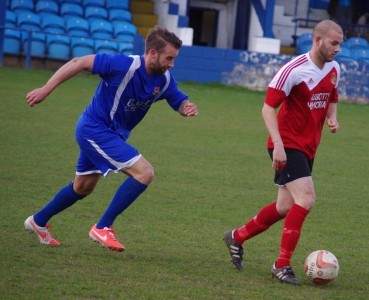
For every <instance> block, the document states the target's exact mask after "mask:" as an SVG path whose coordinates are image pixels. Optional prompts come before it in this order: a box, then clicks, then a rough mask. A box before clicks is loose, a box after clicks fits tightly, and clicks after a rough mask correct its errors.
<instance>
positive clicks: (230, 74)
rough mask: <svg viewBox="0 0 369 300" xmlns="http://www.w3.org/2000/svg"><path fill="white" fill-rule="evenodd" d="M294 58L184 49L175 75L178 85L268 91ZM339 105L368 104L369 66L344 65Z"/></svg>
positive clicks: (231, 51)
mask: <svg viewBox="0 0 369 300" xmlns="http://www.w3.org/2000/svg"><path fill="white" fill-rule="evenodd" d="M291 58H292V56H290V55H276V54H269V53H257V52H251V51H243V50H230V49H220V48H210V47H201V46H192V47H187V46H183V47H182V48H181V50H180V53H179V56H178V57H177V58H176V60H175V66H174V68H173V69H172V74H173V75H174V77H175V78H176V80H177V81H179V82H183V81H194V82H202V83H210V82H216V83H223V84H227V85H236V86H242V87H245V88H249V89H252V90H259V91H265V90H266V89H267V86H268V84H269V82H270V80H271V79H272V77H273V76H274V74H275V73H276V72H277V70H278V69H279V68H280V67H281V66H282V65H283V64H285V63H286V62H288V61H289V60H290V59H291ZM340 65H341V80H340V84H339V99H340V101H348V102H356V103H365V104H369V86H368V82H369V64H365V63H358V62H357V61H351V62H342V63H340Z"/></svg>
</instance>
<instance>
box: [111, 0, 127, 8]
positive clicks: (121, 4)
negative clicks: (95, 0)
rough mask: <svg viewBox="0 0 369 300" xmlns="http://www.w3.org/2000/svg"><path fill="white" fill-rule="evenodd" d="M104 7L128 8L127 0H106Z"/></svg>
mask: <svg viewBox="0 0 369 300" xmlns="http://www.w3.org/2000/svg"><path fill="white" fill-rule="evenodd" d="M106 8H107V9H108V10H110V9H112V8H119V9H125V10H129V8H130V7H129V0H106Z"/></svg>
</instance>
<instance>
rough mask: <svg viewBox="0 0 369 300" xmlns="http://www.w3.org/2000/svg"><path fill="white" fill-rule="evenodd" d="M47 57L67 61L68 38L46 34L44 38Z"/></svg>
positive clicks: (68, 54) (68, 55) (68, 53)
mask: <svg viewBox="0 0 369 300" xmlns="http://www.w3.org/2000/svg"><path fill="white" fill-rule="evenodd" d="M46 46H47V57H48V58H51V59H58V60H69V58H70V37H69V36H65V35H56V34H48V35H47V37H46Z"/></svg>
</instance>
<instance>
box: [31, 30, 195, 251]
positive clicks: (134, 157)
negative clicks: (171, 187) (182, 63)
mask: <svg viewBox="0 0 369 300" xmlns="http://www.w3.org/2000/svg"><path fill="white" fill-rule="evenodd" d="M181 46H182V41H181V40H180V39H179V38H178V37H177V36H176V35H175V34H174V33H172V32H170V31H168V30H167V29H166V28H162V27H159V26H155V27H154V28H152V29H151V30H150V32H149V34H148V35H147V38H146V41H145V53H144V55H143V56H125V55H123V54H115V55H108V54H96V55H87V56H83V57H78V58H74V59H72V60H71V61H69V62H67V63H66V64H65V65H63V66H62V67H61V68H60V69H59V70H58V71H56V72H55V74H54V75H53V76H52V77H51V78H50V79H49V80H48V82H47V83H46V84H45V85H44V86H42V87H41V88H37V89H35V90H33V91H31V92H29V93H28V94H27V96H26V99H27V103H28V105H29V106H31V107H33V106H35V105H36V104H38V103H40V102H42V101H43V100H44V99H45V98H46V97H47V96H48V95H49V94H50V93H51V92H52V91H53V90H54V89H55V88H56V87H57V86H59V85H60V84H61V83H63V82H65V81H66V80H68V79H70V78H72V77H73V76H75V75H76V74H78V73H80V72H82V71H90V72H92V73H93V74H98V75H100V77H101V82H100V84H99V86H98V87H97V89H96V92H95V94H94V96H93V98H92V101H91V103H90V104H89V105H88V106H87V107H86V109H85V110H84V112H83V113H82V115H81V116H80V118H79V120H78V123H77V127H76V132H75V136H76V140H77V142H78V145H79V148H80V155H79V158H78V162H77V166H76V175H75V178H74V180H72V181H71V182H70V183H69V184H67V185H66V186H64V187H63V188H62V189H61V190H60V191H58V192H57V193H56V194H55V196H54V198H52V199H51V200H50V202H48V203H47V204H46V205H45V206H44V207H43V208H42V209H41V210H40V211H38V212H37V213H36V214H34V215H32V216H30V217H28V218H27V219H26V220H25V222H24V225H25V229H26V230H29V231H31V232H34V233H35V234H36V235H37V236H38V238H39V240H40V242H41V243H42V244H46V245H50V246H59V245H60V243H59V242H58V241H57V240H56V239H54V238H53V237H52V235H51V234H50V231H49V225H48V224H47V223H48V221H49V220H50V218H51V217H53V216H54V215H56V214H58V213H60V212H61V211H63V210H64V209H66V208H68V207H70V206H72V205H73V204H74V203H76V202H77V201H78V200H80V199H83V198H84V197H86V196H87V195H89V194H91V193H92V191H93V190H94V188H95V186H96V184H97V183H98V181H99V179H100V178H101V176H102V175H103V176H107V175H108V174H109V173H110V172H111V171H113V172H115V173H118V172H122V173H124V174H126V175H127V176H128V177H127V178H126V179H125V181H124V182H123V183H122V184H121V186H120V187H119V188H118V190H117V191H116V194H115V195H114V197H113V199H112V201H111V203H110V205H109V206H108V208H107V209H106V211H105V212H104V214H103V215H102V217H101V218H100V220H99V221H98V222H97V223H96V224H95V225H94V226H92V228H91V230H90V232H89V237H90V238H91V239H93V240H95V241H97V242H99V243H100V244H102V245H103V246H105V247H108V248H110V249H112V250H114V251H123V250H124V246H123V245H122V244H121V243H120V242H119V241H118V239H117V235H116V233H115V231H114V228H113V227H112V225H113V222H114V220H115V219H116V218H117V217H118V216H119V215H120V214H121V213H122V212H123V211H124V210H125V209H127V207H128V206H129V205H130V204H132V203H133V202H134V201H135V200H136V199H137V197H139V196H140V195H141V194H142V193H143V192H144V191H145V190H146V188H147V187H148V185H149V184H150V183H151V182H152V180H153V177H154V169H153V167H152V166H151V164H150V163H149V162H148V161H147V160H146V159H145V158H144V157H143V156H142V155H141V154H140V153H139V151H138V150H137V149H135V148H134V147H133V146H132V145H130V144H128V143H127V139H128V137H129V135H130V133H131V130H132V129H133V128H134V127H135V126H136V125H137V124H138V123H139V122H140V121H141V120H142V118H143V117H144V116H145V115H146V113H147V111H148V110H149V108H150V106H151V105H152V104H153V103H154V102H156V101H159V100H162V99H166V100H167V102H168V104H169V105H170V106H171V107H172V109H173V110H175V111H178V113H179V114H180V115H182V116H185V117H190V116H196V115H197V114H198V110H197V106H196V105H195V104H194V103H192V102H190V101H189V99H188V96H187V95H186V94H184V93H183V92H182V91H180V90H179V89H178V87H177V83H176V81H175V80H174V78H173V76H172V75H171V74H170V72H169V68H171V67H173V66H174V59H175V58H176V57H177V55H178V52H179V49H180V48H181Z"/></svg>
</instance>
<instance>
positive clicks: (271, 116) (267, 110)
mask: <svg viewBox="0 0 369 300" xmlns="http://www.w3.org/2000/svg"><path fill="white" fill-rule="evenodd" d="M262 116H263V119H264V123H265V126H266V128H267V130H268V133H269V135H270V137H271V139H272V141H273V144H274V150H273V162H272V168H273V169H274V170H276V171H277V170H278V169H279V168H280V166H282V165H285V164H286V161H287V156H286V152H285V151H284V146H283V142H282V138H281V135H280V133H279V130H278V121H277V115H276V110H275V108H274V107H271V106H269V105H268V104H266V103H264V106H263V109H262Z"/></svg>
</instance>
